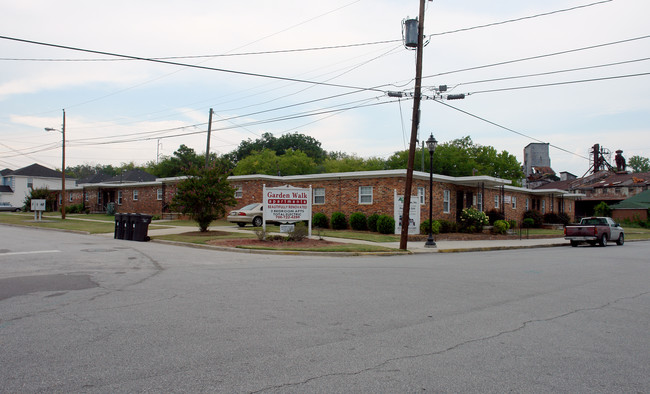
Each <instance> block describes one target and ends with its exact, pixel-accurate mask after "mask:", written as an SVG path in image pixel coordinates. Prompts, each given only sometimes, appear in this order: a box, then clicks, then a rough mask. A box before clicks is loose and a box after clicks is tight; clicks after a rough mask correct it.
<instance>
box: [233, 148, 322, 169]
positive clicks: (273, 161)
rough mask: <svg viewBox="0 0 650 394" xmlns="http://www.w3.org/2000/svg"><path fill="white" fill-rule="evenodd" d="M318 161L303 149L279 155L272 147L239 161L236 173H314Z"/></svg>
mask: <svg viewBox="0 0 650 394" xmlns="http://www.w3.org/2000/svg"><path fill="white" fill-rule="evenodd" d="M315 169H316V163H315V162H314V160H313V159H312V158H310V157H308V156H307V155H306V154H305V153H304V152H302V151H294V150H287V151H285V153H284V154H283V155H277V154H276V152H275V151H273V150H271V149H264V150H262V151H261V152H253V153H251V154H250V155H248V156H246V157H245V158H243V159H242V160H240V161H239V162H238V163H237V166H235V168H234V169H233V174H234V175H249V174H266V175H303V174H312V173H314V171H315Z"/></svg>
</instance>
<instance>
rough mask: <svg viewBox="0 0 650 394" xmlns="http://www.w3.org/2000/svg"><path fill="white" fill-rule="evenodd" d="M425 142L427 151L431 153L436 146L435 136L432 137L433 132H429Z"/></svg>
mask: <svg viewBox="0 0 650 394" xmlns="http://www.w3.org/2000/svg"><path fill="white" fill-rule="evenodd" d="M426 144H427V149H429V153H433V152H434V151H435V150H436V147H437V146H438V141H436V139H435V138H433V133H431V136H429V139H428V140H427V141H426Z"/></svg>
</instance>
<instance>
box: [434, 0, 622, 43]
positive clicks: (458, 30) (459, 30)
mask: <svg viewBox="0 0 650 394" xmlns="http://www.w3.org/2000/svg"><path fill="white" fill-rule="evenodd" d="M612 1H614V0H603V1H597V2H595V3H589V4H583V5H579V6H575V7H570V8H564V9H561V10H555V11H549V12H544V13H541V14H535V15H530V16H523V17H520V18H515V19H508V20H505V21H501V22H494V23H488V24H485V25H478V26H473V27H465V28H462V29H456V30H450V31H446V32H443V33H435V34H430V35H429V37H434V36H442V35H445V34H452V33H459V32H463V31H469V30H475V29H482V28H484V27H492V26H498V25H505V24H506V23H512V22H519V21H522V20H526V19H534V18H539V17H542V16H548V15H553V14H559V13H562V12H568V11H574V10H577V9H580V8H587V7H592V6H595V5H600V4H603V3H610V2H612Z"/></svg>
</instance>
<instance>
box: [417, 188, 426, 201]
mask: <svg viewBox="0 0 650 394" xmlns="http://www.w3.org/2000/svg"><path fill="white" fill-rule="evenodd" d="M418 198H419V199H420V205H424V204H426V201H427V199H426V189H425V188H424V187H423V186H418Z"/></svg>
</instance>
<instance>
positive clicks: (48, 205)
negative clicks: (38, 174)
mask: <svg viewBox="0 0 650 394" xmlns="http://www.w3.org/2000/svg"><path fill="white" fill-rule="evenodd" d="M32 199H35V200H45V209H46V210H47V211H48V212H52V211H53V210H54V205H55V204H56V194H54V193H52V192H50V189H48V187H47V186H45V187H44V188H36V189H32V191H31V192H30V193H29V196H25V200H24V201H23V211H25V212H29V210H30V209H32Z"/></svg>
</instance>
